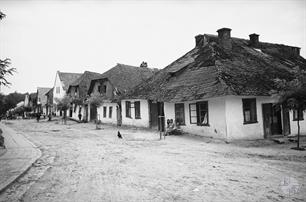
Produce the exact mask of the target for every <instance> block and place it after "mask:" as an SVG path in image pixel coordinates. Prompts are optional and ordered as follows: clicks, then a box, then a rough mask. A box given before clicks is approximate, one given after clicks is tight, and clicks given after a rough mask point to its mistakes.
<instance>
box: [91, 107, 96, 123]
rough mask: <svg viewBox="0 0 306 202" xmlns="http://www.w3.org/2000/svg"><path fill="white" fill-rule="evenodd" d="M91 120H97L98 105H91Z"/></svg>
mask: <svg viewBox="0 0 306 202" xmlns="http://www.w3.org/2000/svg"><path fill="white" fill-rule="evenodd" d="M90 120H91V121H94V120H97V106H96V105H90Z"/></svg>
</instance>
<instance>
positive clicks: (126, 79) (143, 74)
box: [89, 63, 158, 92]
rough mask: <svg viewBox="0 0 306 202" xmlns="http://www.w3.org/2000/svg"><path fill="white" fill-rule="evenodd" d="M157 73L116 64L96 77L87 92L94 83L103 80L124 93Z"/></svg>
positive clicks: (142, 68) (153, 70) (143, 68)
mask: <svg viewBox="0 0 306 202" xmlns="http://www.w3.org/2000/svg"><path fill="white" fill-rule="evenodd" d="M157 71H158V70H157V69H152V68H148V67H136V66H131V65H125V64H119V63H118V64H117V65H116V66H115V67H113V68H111V69H110V70H108V71H106V72H105V73H103V74H102V75H100V76H98V77H96V78H95V79H94V80H93V81H92V82H91V85H90V88H89V92H91V91H92V88H93V85H94V82H95V81H97V80H103V79H108V80H109V81H110V82H111V83H112V85H113V86H114V87H115V88H117V90H118V91H120V92H126V91H128V90H130V89H132V88H134V87H135V86H136V85H138V84H139V83H141V82H142V81H144V80H146V79H148V78H150V77H151V76H152V75H153V74H154V73H155V72H157Z"/></svg>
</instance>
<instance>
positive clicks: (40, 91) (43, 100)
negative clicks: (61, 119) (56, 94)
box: [36, 87, 51, 116]
mask: <svg viewBox="0 0 306 202" xmlns="http://www.w3.org/2000/svg"><path fill="white" fill-rule="evenodd" d="M50 89H51V88H45V87H38V88H37V93H36V95H37V98H36V102H37V103H36V108H37V111H36V112H39V113H41V114H43V115H45V116H46V115H47V114H48V113H47V112H48V106H47V96H46V93H47V92H48V91H49V90H50Z"/></svg>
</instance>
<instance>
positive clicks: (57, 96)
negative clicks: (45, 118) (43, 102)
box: [53, 72, 69, 116]
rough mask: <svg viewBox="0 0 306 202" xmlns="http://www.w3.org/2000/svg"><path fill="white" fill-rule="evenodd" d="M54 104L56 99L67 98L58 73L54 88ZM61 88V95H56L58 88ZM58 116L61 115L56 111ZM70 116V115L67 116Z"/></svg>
mask: <svg viewBox="0 0 306 202" xmlns="http://www.w3.org/2000/svg"><path fill="white" fill-rule="evenodd" d="M53 87H54V88H53V103H54V104H56V99H61V98H63V97H64V96H65V94H66V91H65V90H64V88H63V84H62V82H61V80H60V78H59V75H58V72H56V75H55V82H54V86H53ZM57 87H59V88H60V92H59V93H56V88H57ZM56 115H57V116H59V115H60V112H59V111H56ZM67 115H69V114H67Z"/></svg>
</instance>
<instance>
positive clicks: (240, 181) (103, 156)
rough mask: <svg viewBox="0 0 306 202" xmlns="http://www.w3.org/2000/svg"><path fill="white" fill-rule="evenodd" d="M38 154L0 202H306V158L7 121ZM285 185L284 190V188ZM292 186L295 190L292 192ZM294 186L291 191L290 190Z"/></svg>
mask: <svg viewBox="0 0 306 202" xmlns="http://www.w3.org/2000/svg"><path fill="white" fill-rule="evenodd" d="M6 124H7V126H9V127H12V128H13V129H15V130H16V131H18V132H20V133H21V134H24V135H25V136H26V137H27V138H28V139H30V140H31V141H32V142H33V143H35V144H36V145H37V146H39V148H40V149H41V150H42V153H43V156H42V157H41V159H39V160H38V161H37V162H36V163H35V164H34V165H33V167H32V168H31V169H30V170H29V171H28V172H27V174H25V175H24V176H23V177H22V178H20V179H19V180H18V181H17V182H16V183H14V184H13V186H11V187H10V188H9V189H8V190H6V191H5V192H4V193H3V194H1V195H0V201H18V200H21V201H305V199H306V183H305V182H306V163H305V162H306V153H305V152H299V151H294V150H290V149H288V148H289V147H290V146H288V145H286V146H282V145H265V146H262V147H258V145H254V146H251V147H250V146H249V147H247V146H245V145H243V144H242V145H237V144H225V143H223V142H221V141H215V140H211V139H205V138H198V137H190V136H170V137H167V138H166V139H165V140H161V141H160V140H159V135H158V133H154V132H152V131H147V130H136V129H128V128H121V129H120V132H121V133H122V135H123V137H124V138H123V139H118V138H117V131H118V129H117V128H115V127H112V126H103V129H102V130H96V129H95V125H94V124H90V123H88V124H78V123H74V122H68V124H67V125H63V124H61V122H57V121H52V122H46V121H42V122H40V123H36V122H35V121H34V120H18V121H7V122H6ZM288 179H291V181H290V180H289V181H290V182H289V184H288V183H287V184H286V183H283V182H284V180H285V181H286V180H287V182H288ZM295 185H296V186H295ZM293 186H295V188H296V189H292V187H293Z"/></svg>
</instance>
